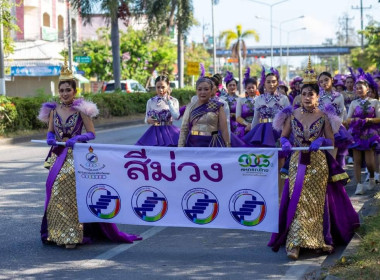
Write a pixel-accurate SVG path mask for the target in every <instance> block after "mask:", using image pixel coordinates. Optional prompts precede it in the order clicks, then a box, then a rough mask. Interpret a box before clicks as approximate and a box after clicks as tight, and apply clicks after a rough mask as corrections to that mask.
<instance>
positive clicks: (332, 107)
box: [318, 72, 352, 167]
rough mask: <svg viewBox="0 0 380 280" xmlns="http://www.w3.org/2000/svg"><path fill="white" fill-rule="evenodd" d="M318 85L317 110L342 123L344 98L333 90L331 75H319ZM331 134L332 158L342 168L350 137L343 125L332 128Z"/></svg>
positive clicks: (344, 110)
mask: <svg viewBox="0 0 380 280" xmlns="http://www.w3.org/2000/svg"><path fill="white" fill-rule="evenodd" d="M318 84H319V86H320V87H321V91H320V93H319V108H320V109H321V110H323V111H326V112H329V113H334V114H335V115H336V116H337V117H339V118H340V120H341V122H343V120H345V119H346V117H347V111H346V107H345V104H344V97H343V94H341V93H339V92H337V91H334V90H333V78H332V76H331V74H330V73H329V72H322V73H321V74H319V77H318ZM333 132H334V139H335V149H334V151H333V156H334V158H336V160H337V161H338V162H339V164H340V165H341V166H342V167H344V166H345V156H346V155H348V149H347V147H348V146H349V145H350V144H351V143H352V137H351V135H350V134H349V133H348V132H347V129H346V128H345V127H344V126H343V125H340V126H339V127H337V128H335V127H333Z"/></svg>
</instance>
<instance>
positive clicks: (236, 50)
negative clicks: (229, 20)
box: [219, 24, 259, 93]
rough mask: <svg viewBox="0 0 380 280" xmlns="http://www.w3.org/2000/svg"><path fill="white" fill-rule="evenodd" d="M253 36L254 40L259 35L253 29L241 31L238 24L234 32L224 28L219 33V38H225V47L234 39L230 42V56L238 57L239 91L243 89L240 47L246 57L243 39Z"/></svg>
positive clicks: (227, 47)
mask: <svg viewBox="0 0 380 280" xmlns="http://www.w3.org/2000/svg"><path fill="white" fill-rule="evenodd" d="M249 37H254V38H255V40H256V42H258V41H259V35H258V34H257V32H256V31H255V30H253V29H250V30H246V31H244V32H243V31H242V26H241V25H240V24H239V25H237V26H236V32H234V31H233V30H225V31H222V32H221V33H220V35H219V38H220V39H225V46H226V49H229V48H230V46H231V43H232V41H235V42H234V43H233V44H232V48H231V50H232V57H234V58H237V59H238V64H239V91H240V93H241V92H242V89H243V79H242V76H243V74H242V65H241V63H242V54H241V49H242V48H243V58H244V59H245V58H246V57H247V46H246V44H245V42H244V39H246V38H249Z"/></svg>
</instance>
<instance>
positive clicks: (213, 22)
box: [211, 0, 219, 74]
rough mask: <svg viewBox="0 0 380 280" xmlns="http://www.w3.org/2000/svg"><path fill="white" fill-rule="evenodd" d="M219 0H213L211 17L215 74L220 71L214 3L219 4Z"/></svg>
mask: <svg viewBox="0 0 380 280" xmlns="http://www.w3.org/2000/svg"><path fill="white" fill-rule="evenodd" d="M218 3H219V0H211V18H212V56H213V60H212V61H213V66H214V74H216V73H218V69H216V39H215V17H214V5H217V4H218Z"/></svg>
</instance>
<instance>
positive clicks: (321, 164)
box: [286, 151, 329, 249]
mask: <svg viewBox="0 0 380 280" xmlns="http://www.w3.org/2000/svg"><path fill="white" fill-rule="evenodd" d="M299 153H300V152H299V151H297V152H295V153H294V154H293V155H292V157H291V160H290V165H289V187H290V190H289V191H290V197H291V196H292V194H293V190H294V183H295V180H296V176H297V168H298V161H299ZM310 157H311V159H310V165H308V166H307V168H306V174H305V178H304V183H303V188H302V191H301V195H300V200H299V202H298V205H297V210H296V214H295V216H294V220H293V222H292V224H291V226H290V229H289V233H288V237H287V240H286V248H287V249H292V248H293V247H297V246H299V247H302V248H310V249H317V248H325V247H327V246H326V244H325V241H324V237H323V212H324V206H325V194H326V187H327V180H328V175H329V171H328V166H327V160H326V156H325V154H324V153H323V152H322V151H317V152H312V153H310Z"/></svg>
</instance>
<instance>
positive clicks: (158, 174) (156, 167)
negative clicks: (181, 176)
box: [150, 161, 177, 182]
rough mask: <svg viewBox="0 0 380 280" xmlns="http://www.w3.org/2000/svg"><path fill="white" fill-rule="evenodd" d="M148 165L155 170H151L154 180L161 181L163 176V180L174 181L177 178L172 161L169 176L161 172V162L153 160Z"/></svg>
mask: <svg viewBox="0 0 380 280" xmlns="http://www.w3.org/2000/svg"><path fill="white" fill-rule="evenodd" d="M150 167H151V168H152V169H154V170H156V171H154V172H152V179H153V180H155V181H161V180H162V178H165V180H167V181H170V182H171V181H175V179H176V178H177V174H176V172H175V163H174V162H172V163H171V164H170V171H171V176H167V175H165V174H164V173H162V169H161V163H159V162H157V161H153V162H152V163H151V164H150Z"/></svg>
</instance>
